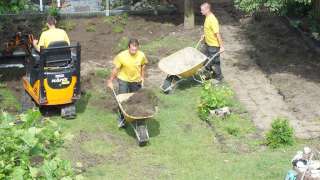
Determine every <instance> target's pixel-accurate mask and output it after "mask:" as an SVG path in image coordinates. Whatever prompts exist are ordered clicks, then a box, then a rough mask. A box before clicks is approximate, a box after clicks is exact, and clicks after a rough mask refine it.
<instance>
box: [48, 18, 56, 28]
mask: <svg viewBox="0 0 320 180" xmlns="http://www.w3.org/2000/svg"><path fill="white" fill-rule="evenodd" d="M47 23H48V24H49V25H51V26H52V25H56V19H55V18H54V17H53V16H48V17H47Z"/></svg>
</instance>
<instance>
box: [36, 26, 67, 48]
mask: <svg viewBox="0 0 320 180" xmlns="http://www.w3.org/2000/svg"><path fill="white" fill-rule="evenodd" d="M55 41H66V42H67V43H68V44H69V45H70V40H69V37H68V35H67V33H66V32H65V31H64V30H62V29H58V28H53V29H49V30H47V31H44V32H42V33H41V36H40V40H39V43H38V47H39V48H40V47H41V46H43V47H44V48H47V47H48V46H49V44H50V43H51V42H55Z"/></svg>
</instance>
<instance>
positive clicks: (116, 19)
mask: <svg viewBox="0 0 320 180" xmlns="http://www.w3.org/2000/svg"><path fill="white" fill-rule="evenodd" d="M128 17H129V15H128V14H127V13H124V14H122V15H119V16H108V17H105V18H104V20H103V22H104V23H106V24H109V25H114V24H119V25H126V24H127V22H128Z"/></svg>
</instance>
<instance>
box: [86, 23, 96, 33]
mask: <svg viewBox="0 0 320 180" xmlns="http://www.w3.org/2000/svg"><path fill="white" fill-rule="evenodd" d="M86 31H87V32H96V26H95V25H89V26H88V27H87V28H86Z"/></svg>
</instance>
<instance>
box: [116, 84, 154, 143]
mask: <svg viewBox="0 0 320 180" xmlns="http://www.w3.org/2000/svg"><path fill="white" fill-rule="evenodd" d="M112 92H113V95H114V97H115V99H116V101H117V103H118V106H119V108H120V111H121V112H122V113H123V115H124V118H125V121H126V123H128V124H130V126H131V127H132V128H133V130H134V132H135V135H136V138H137V141H138V144H139V145H140V146H143V145H145V144H147V143H148V141H149V132H148V127H147V124H146V121H147V120H148V119H151V118H153V116H154V114H155V112H156V107H155V105H156V104H155V103H156V102H155V96H153V94H152V93H151V92H149V91H147V90H139V91H138V92H135V93H125V94H118V95H117V94H116V92H115V91H114V90H112Z"/></svg>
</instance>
